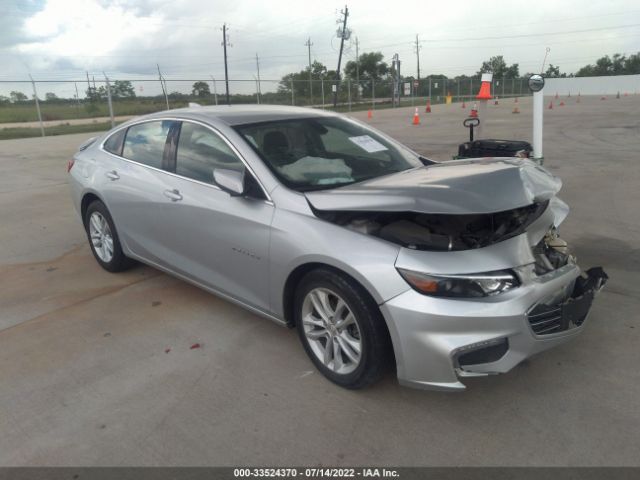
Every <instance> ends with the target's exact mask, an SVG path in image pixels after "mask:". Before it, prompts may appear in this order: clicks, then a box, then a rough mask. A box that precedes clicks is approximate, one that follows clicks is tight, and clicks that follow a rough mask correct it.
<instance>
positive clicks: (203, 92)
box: [191, 82, 211, 97]
mask: <svg viewBox="0 0 640 480" xmlns="http://www.w3.org/2000/svg"><path fill="white" fill-rule="evenodd" d="M191 94H192V95H193V96H194V97H208V96H209V95H211V90H209V84H208V83H207V82H196V83H194V84H193V88H192V89H191Z"/></svg>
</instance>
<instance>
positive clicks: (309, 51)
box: [305, 37, 313, 105]
mask: <svg viewBox="0 0 640 480" xmlns="http://www.w3.org/2000/svg"><path fill="white" fill-rule="evenodd" d="M312 45H313V43H311V37H309V38H307V42H306V43H305V46H306V47H307V52H308V54H309V105H313V80H312V78H311V77H312V70H311V46H312Z"/></svg>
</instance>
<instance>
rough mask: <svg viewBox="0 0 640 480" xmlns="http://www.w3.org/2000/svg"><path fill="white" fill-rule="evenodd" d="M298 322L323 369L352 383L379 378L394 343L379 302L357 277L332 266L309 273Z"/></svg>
mask: <svg viewBox="0 0 640 480" xmlns="http://www.w3.org/2000/svg"><path fill="white" fill-rule="evenodd" d="M295 312H296V326H297V328H298V335H299V337H300V340H301V341H302V345H303V346H304V348H305V350H306V352H307V354H308V355H309V357H310V358H311V361H312V362H313V363H314V364H315V366H316V368H318V370H320V371H321V372H322V374H323V375H324V376H325V377H327V378H328V379H329V380H331V381H332V382H334V383H337V384H338V385H341V386H343V387H346V388H362V387H365V386H367V385H369V384H371V383H373V382H375V381H377V380H378V379H379V378H380V377H381V376H382V374H383V373H384V369H385V367H386V366H387V365H388V364H389V363H388V358H389V355H388V354H389V351H390V347H389V345H390V342H389V336H388V332H387V330H386V327H385V325H384V319H383V318H382V315H381V314H380V310H379V309H378V306H377V305H376V304H375V302H373V301H372V300H371V298H370V297H369V296H368V295H367V294H366V292H365V291H364V290H363V288H362V287H361V286H360V285H359V284H357V283H356V282H355V281H353V280H352V279H350V278H348V277H346V276H342V275H340V274H339V273H337V272H335V271H333V270H329V269H318V270H314V271H312V272H310V273H308V274H307V275H306V276H305V277H304V278H303V279H302V281H301V282H300V285H299V287H298V289H297V291H296V297H295Z"/></svg>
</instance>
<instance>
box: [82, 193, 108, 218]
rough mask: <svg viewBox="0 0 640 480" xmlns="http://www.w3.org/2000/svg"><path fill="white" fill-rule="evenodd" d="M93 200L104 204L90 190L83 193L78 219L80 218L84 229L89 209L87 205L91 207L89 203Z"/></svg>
mask: <svg viewBox="0 0 640 480" xmlns="http://www.w3.org/2000/svg"><path fill="white" fill-rule="evenodd" d="M95 200H98V201H100V202H102V203H103V204H104V200H103V199H102V198H101V197H100V196H99V195H98V194H96V193H95V192H94V191H91V190H90V191H87V192H85V193H84V194H83V195H82V200H81V201H80V218H82V224H83V225H84V226H85V227H86V216H87V209H88V208H89V205H91V203H93V202H94V201H95ZM105 206H106V204H105Z"/></svg>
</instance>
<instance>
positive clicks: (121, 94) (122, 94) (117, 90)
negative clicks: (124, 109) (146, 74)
mask: <svg viewBox="0 0 640 480" xmlns="http://www.w3.org/2000/svg"><path fill="white" fill-rule="evenodd" d="M111 96H112V97H113V98H134V97H135V96H136V91H135V89H134V88H133V85H131V82H130V81H128V80H116V81H115V82H114V83H113V87H111Z"/></svg>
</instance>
